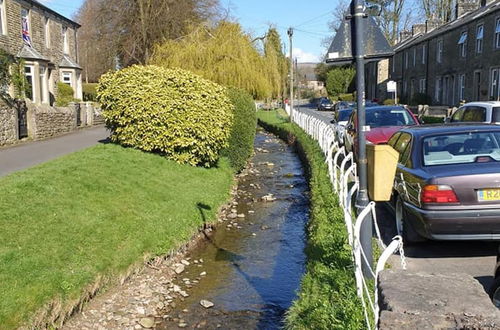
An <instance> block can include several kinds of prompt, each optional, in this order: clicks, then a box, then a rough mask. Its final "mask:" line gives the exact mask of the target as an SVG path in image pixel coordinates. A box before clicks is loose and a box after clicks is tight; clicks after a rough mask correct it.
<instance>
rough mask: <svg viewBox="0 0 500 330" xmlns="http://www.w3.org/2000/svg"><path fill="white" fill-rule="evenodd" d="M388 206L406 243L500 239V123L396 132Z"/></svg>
mask: <svg viewBox="0 0 500 330" xmlns="http://www.w3.org/2000/svg"><path fill="white" fill-rule="evenodd" d="M388 144H389V145H390V146H392V147H393V148H394V149H395V150H396V151H398V152H399V161H398V167H397V170H396V177H395V181H394V190H393V194H392V198H391V202H390V203H389V205H390V206H391V208H392V209H393V211H394V213H395V218H396V227H397V229H398V232H399V234H401V235H402V236H403V238H404V240H405V241H406V242H417V241H422V240H425V239H433V240H500V127H499V126H496V125H484V124H483V125H480V124H474V125H467V124H458V125H452V124H450V125H438V126H435V125H434V126H433V125H424V126H420V127H407V128H403V129H401V130H400V131H399V132H397V133H395V134H394V135H393V136H392V137H391V138H390V139H389V141H388Z"/></svg>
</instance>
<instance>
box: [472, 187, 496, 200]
mask: <svg viewBox="0 0 500 330" xmlns="http://www.w3.org/2000/svg"><path fill="white" fill-rule="evenodd" d="M477 200H478V201H480V202H483V201H500V189H479V190H478V191H477Z"/></svg>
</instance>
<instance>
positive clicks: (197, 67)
mask: <svg viewBox="0 0 500 330" xmlns="http://www.w3.org/2000/svg"><path fill="white" fill-rule="evenodd" d="M271 37H272V38H271V39H272V41H270V42H267V43H266V46H265V53H267V54H268V56H267V57H266V56H265V55H264V56H263V55H262V54H261V53H260V52H259V50H258V49H257V48H256V47H255V46H254V43H253V41H252V38H251V37H250V35H248V34H246V33H244V32H243V31H242V29H241V26H240V25H239V24H237V23H231V22H227V21H221V22H219V23H218V24H217V25H216V26H215V27H213V28H210V27H207V26H204V25H202V26H197V27H194V28H192V30H191V32H190V33H189V34H188V35H186V36H185V37H184V38H180V39H176V40H167V41H165V42H163V43H161V44H159V45H157V47H156V48H155V51H154V53H153V56H152V59H151V61H150V62H151V64H155V65H159V66H163V67H166V68H175V67H178V68H182V69H185V70H189V71H192V72H194V73H196V74H198V75H200V76H202V77H204V78H206V79H210V80H212V81H215V82H216V83H219V84H221V85H224V86H230V87H236V88H241V89H244V90H246V91H247V92H248V93H250V94H251V95H252V96H253V97H255V98H258V99H265V98H269V97H272V96H276V95H278V94H279V92H280V85H281V84H280V83H279V76H280V71H279V68H278V65H279V63H280V60H279V58H280V57H279V56H278V55H276V50H275V49H276V48H275V47H276V46H275V42H276V41H275V40H274V36H273V33H271Z"/></svg>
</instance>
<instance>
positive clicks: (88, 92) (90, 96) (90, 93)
mask: <svg viewBox="0 0 500 330" xmlns="http://www.w3.org/2000/svg"><path fill="white" fill-rule="evenodd" d="M82 87H83V100H84V101H88V102H95V101H96V100H97V84H95V83H89V84H82Z"/></svg>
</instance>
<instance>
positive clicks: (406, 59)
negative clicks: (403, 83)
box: [405, 51, 410, 69]
mask: <svg viewBox="0 0 500 330" xmlns="http://www.w3.org/2000/svg"><path fill="white" fill-rule="evenodd" d="M408 57H410V56H409V54H408V51H405V69H408V62H409V61H408Z"/></svg>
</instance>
